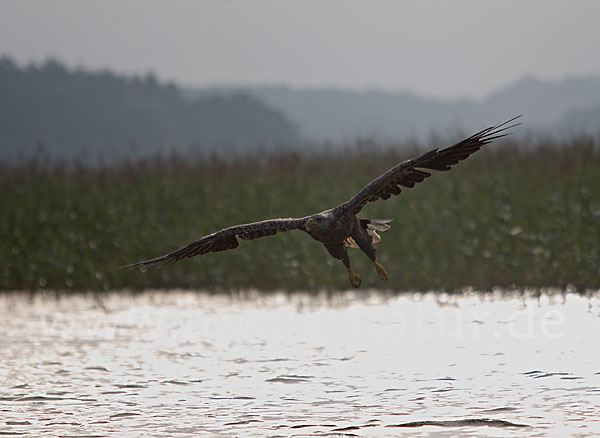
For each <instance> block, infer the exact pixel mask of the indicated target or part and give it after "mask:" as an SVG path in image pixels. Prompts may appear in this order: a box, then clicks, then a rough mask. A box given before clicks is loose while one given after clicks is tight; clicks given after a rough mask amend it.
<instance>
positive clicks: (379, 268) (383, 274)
mask: <svg viewBox="0 0 600 438" xmlns="http://www.w3.org/2000/svg"><path fill="white" fill-rule="evenodd" d="M375 269H376V270H377V274H379V278H381V279H382V280H389V279H390V277H389V276H388V273H387V271H386V270H385V268H384V267H383V266H381V264H380V263H379V262H377V261H376V262H375Z"/></svg>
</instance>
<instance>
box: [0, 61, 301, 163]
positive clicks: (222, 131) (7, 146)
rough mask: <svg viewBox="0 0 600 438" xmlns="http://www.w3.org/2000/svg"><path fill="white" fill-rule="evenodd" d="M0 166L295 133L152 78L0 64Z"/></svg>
mask: <svg viewBox="0 0 600 438" xmlns="http://www.w3.org/2000/svg"><path fill="white" fill-rule="evenodd" d="M0 96H1V99H0V101H1V103H0V159H5V158H10V157H15V156H18V155H19V154H21V155H24V156H29V155H31V154H32V153H33V152H35V151H36V149H37V148H38V147H39V146H40V145H42V146H43V149H44V151H45V153H46V154H47V155H49V156H50V157H73V156H81V154H82V153H85V156H87V157H89V158H95V157H97V156H99V155H100V156H103V157H104V158H105V159H108V160H110V159H111V158H113V157H115V156H117V157H124V156H132V155H138V156H139V155H150V154H155V153H156V152H157V151H159V150H160V151H161V152H163V153H168V152H170V151H172V150H178V151H188V150H190V149H194V150H202V151H206V150H211V151H212V150H215V149H217V148H221V150H229V149H236V148H241V147H253V146H256V147H261V148H265V147H269V146H270V145H275V144H278V143H286V144H289V143H293V142H294V141H295V140H297V138H298V131H297V129H296V127H295V126H294V125H293V124H292V123H291V122H290V121H288V120H287V119H286V118H285V117H284V116H283V115H281V113H279V112H277V111H275V110H273V109H271V108H269V107H267V106H266V105H264V104H262V103H261V102H259V101H258V100H256V99H255V98H253V97H250V96H248V95H246V94H243V93H239V94H229V95H226V96H224V95H220V96H218V95H211V96H202V97H198V98H196V99H194V100H192V101H190V100H188V99H184V98H182V96H181V93H180V91H179V89H178V88H177V87H175V86H174V85H164V84H160V83H158V82H157V81H156V79H155V78H154V77H153V76H152V75H147V76H145V77H143V78H140V77H123V76H118V75H115V74H112V73H109V72H87V71H81V70H69V69H67V68H65V67H64V66H63V65H61V64H60V63H58V62H56V61H48V62H46V63H45V64H43V65H39V66H36V65H30V66H28V67H24V68H21V67H19V66H18V65H16V64H15V63H14V62H13V61H12V60H11V59H9V58H0Z"/></svg>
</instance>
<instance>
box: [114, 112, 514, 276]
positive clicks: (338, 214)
mask: <svg viewBox="0 0 600 438" xmlns="http://www.w3.org/2000/svg"><path fill="white" fill-rule="evenodd" d="M519 117H521V116H517V117H514V118H512V119H510V120H508V121H506V122H504V123H499V124H497V125H494V126H491V127H489V128H486V129H484V130H482V131H479V132H478V133H476V134H473V135H472V136H470V137H469V138H466V139H465V140H462V141H461V142H459V143H457V144H455V145H454V146H450V147H447V148H445V149H441V150H439V149H433V150H431V151H429V152H427V153H425V154H423V155H421V156H420V157H418V158H414V159H412V160H407V161H403V162H402V163H399V164H397V165H395V166H394V167H392V168H391V169H390V170H388V171H387V172H385V173H384V174H383V175H381V176H379V177H378V178H376V179H374V180H373V181H371V182H370V183H369V184H367V185H366V186H364V187H363V188H362V190H360V191H359V192H358V193H357V194H356V195H355V196H354V197H353V198H352V199H350V200H348V201H346V202H344V203H343V204H340V205H338V206H337V207H333V208H330V209H328V210H325V211H322V212H320V213H316V214H313V215H310V216H305V217H302V218H287V219H270V220H265V221H261V222H253V223H250V224H244V225H236V226H233V227H229V228H224V229H222V230H220V231H217V232H215V233H212V234H209V235H207V236H204V237H202V238H200V239H198V240H196V241H195V242H192V243H190V244H189V245H186V246H184V247H183V248H180V249H178V250H176V251H173V252H171V253H169V254H165V255H163V256H160V257H156V258H153V259H150V260H145V261H142V262H138V263H133V264H131V265H127V266H124V267H125V268H134V267H137V266H147V265H153V264H157V263H163V264H166V263H169V262H173V261H177V260H181V259H183V258H189V257H194V256H198V255H204V254H208V253H210V252H218V251H226V250H228V249H234V248H237V246H238V245H239V242H238V238H239V239H242V240H252V239H257V238H259V237H264V236H271V235H274V234H277V233H278V232H282V231H290V230H301V231H304V232H305V233H307V234H308V235H309V236H310V237H312V238H313V239H315V240H318V241H319V242H321V243H322V244H323V245H325V248H326V249H327V251H329V254H331V255H332V256H333V257H334V258H336V259H338V260H340V261H341V262H342V263H343V264H344V266H345V267H346V268H347V269H348V279H349V280H350V284H351V285H352V286H353V287H359V286H360V282H361V280H360V276H359V275H358V274H356V273H355V272H354V271H352V269H351V268H350V258H349V257H348V252H347V248H348V247H350V248H359V249H360V250H361V251H362V252H364V253H365V254H366V255H367V257H369V259H371V261H372V262H373V264H374V265H375V269H376V271H377V274H378V275H379V277H380V278H381V279H383V280H388V279H389V277H388V274H387V271H386V270H385V268H384V267H383V266H382V265H381V264H380V263H379V262H378V261H377V251H376V250H375V246H374V245H373V244H374V243H377V242H379V241H380V240H381V239H380V237H379V235H378V234H377V232H378V231H380V232H381V231H386V230H389V229H390V226H389V225H388V223H389V222H391V219H364V218H360V217H358V216H357V215H358V213H359V212H360V211H361V210H362V209H363V207H364V206H365V205H367V204H368V203H369V202H375V201H377V200H379V199H388V198H389V197H390V196H392V195H398V194H400V192H401V191H402V187H414V185H415V184H417V183H420V182H421V181H423V180H425V178H428V177H429V176H431V173H430V172H428V171H430V170H439V171H444V170H450V168H451V167H452V166H453V165H455V164H457V163H458V162H459V161H462V160H464V159H466V158H467V157H469V156H470V155H471V154H472V153H474V152H476V151H478V150H479V149H481V147H482V146H484V145H486V144H488V143H490V142H491V141H492V140H495V139H497V138H500V137H505V136H507V135H509V134H510V133H509V132H507V131H508V130H509V129H511V128H513V127H515V126H518V125H520V123H515V124H512V125H511V123H512V122H513V121H514V120H516V119H518V118H519Z"/></svg>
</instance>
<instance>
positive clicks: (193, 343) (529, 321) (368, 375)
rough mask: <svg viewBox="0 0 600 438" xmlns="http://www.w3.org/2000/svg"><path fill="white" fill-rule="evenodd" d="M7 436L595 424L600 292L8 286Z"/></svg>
mask: <svg viewBox="0 0 600 438" xmlns="http://www.w3.org/2000/svg"><path fill="white" fill-rule="evenodd" d="M0 317H1V318H0V329H1V333H2V337H1V338H0V355H1V356H0V357H1V361H0V382H1V383H0V435H3V436H20V435H27V436H40V435H49V436H64V437H83V436H88V437H89V436H98V437H105V436H106V437H121V436H123V437H124V436H148V437H150V436H156V437H164V436H177V437H196V436H243V437H247V436H260V437H262V436H430V435H433V436H456V435H459V434H460V435H462V436H503V437H504V436H561V437H562V436H597V435H598V434H600V348H599V347H600V341H599V333H600V296H599V295H598V294H593V295H590V296H587V297H584V296H580V295H576V294H550V295H545V294H542V295H540V296H534V295H530V296H528V297H522V296H517V295H508V294H501V293H496V294H491V293H490V294H475V293H472V294H464V295H459V296H453V295H445V294H442V295H439V294H438V295H435V294H405V295H400V296H388V295H386V294H384V293H378V292H374V291H371V292H369V291H363V292H349V293H345V294H337V295H333V296H330V297H327V296H318V297H314V296H313V297H311V296H308V295H303V294H296V295H291V296H285V295H261V294H255V293H247V294H244V295H243V296H242V295H238V296H235V297H232V296H223V295H216V296H215V295H213V296H211V295H208V294H201V293H190V292H178V291H171V292H168V293H167V292H148V293H144V294H141V295H136V296H131V295H126V294H116V293H115V294H109V295H106V296H103V297H102V298H101V299H95V298H93V297H92V296H86V295H79V296H72V297H68V298H61V299H53V298H51V297H48V296H45V297H44V296H42V295H38V296H35V297H33V298H28V297H27V296H26V295H25V294H7V295H3V296H0Z"/></svg>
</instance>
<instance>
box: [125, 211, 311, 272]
mask: <svg viewBox="0 0 600 438" xmlns="http://www.w3.org/2000/svg"><path fill="white" fill-rule="evenodd" d="M306 220H307V218H300V219H295V218H289V219H271V220H266V221H261V222H253V223H250V224H244V225H236V226H233V227H229V228H224V229H222V230H220V231H217V232H216V233H212V234H209V235H207V236H204V237H202V238H201V239H198V240H196V241H195V242H192V243H190V244H189V245H186V246H184V247H183V248H179V249H178V250H176V251H173V252H171V253H169V254H165V255H163V256H161V257H156V258H154V259H150V260H144V261H142V262H137V263H133V264H131V265H126V266H123V268H135V267H137V266H146V265H153V264H155V263H163V264H166V263H169V262H174V261H177V260H181V259H184V258H188V257H194V256H197V255H202V254H208V253H209V252H218V251H227V250H228V249H233V248H237V246H238V245H239V242H238V240H237V238H238V237H239V238H240V239H242V240H252V239H257V238H259V237H264V236H272V235H273V234H277V233H278V232H281V231H290V230H296V229H304V226H305V224H306Z"/></svg>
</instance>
